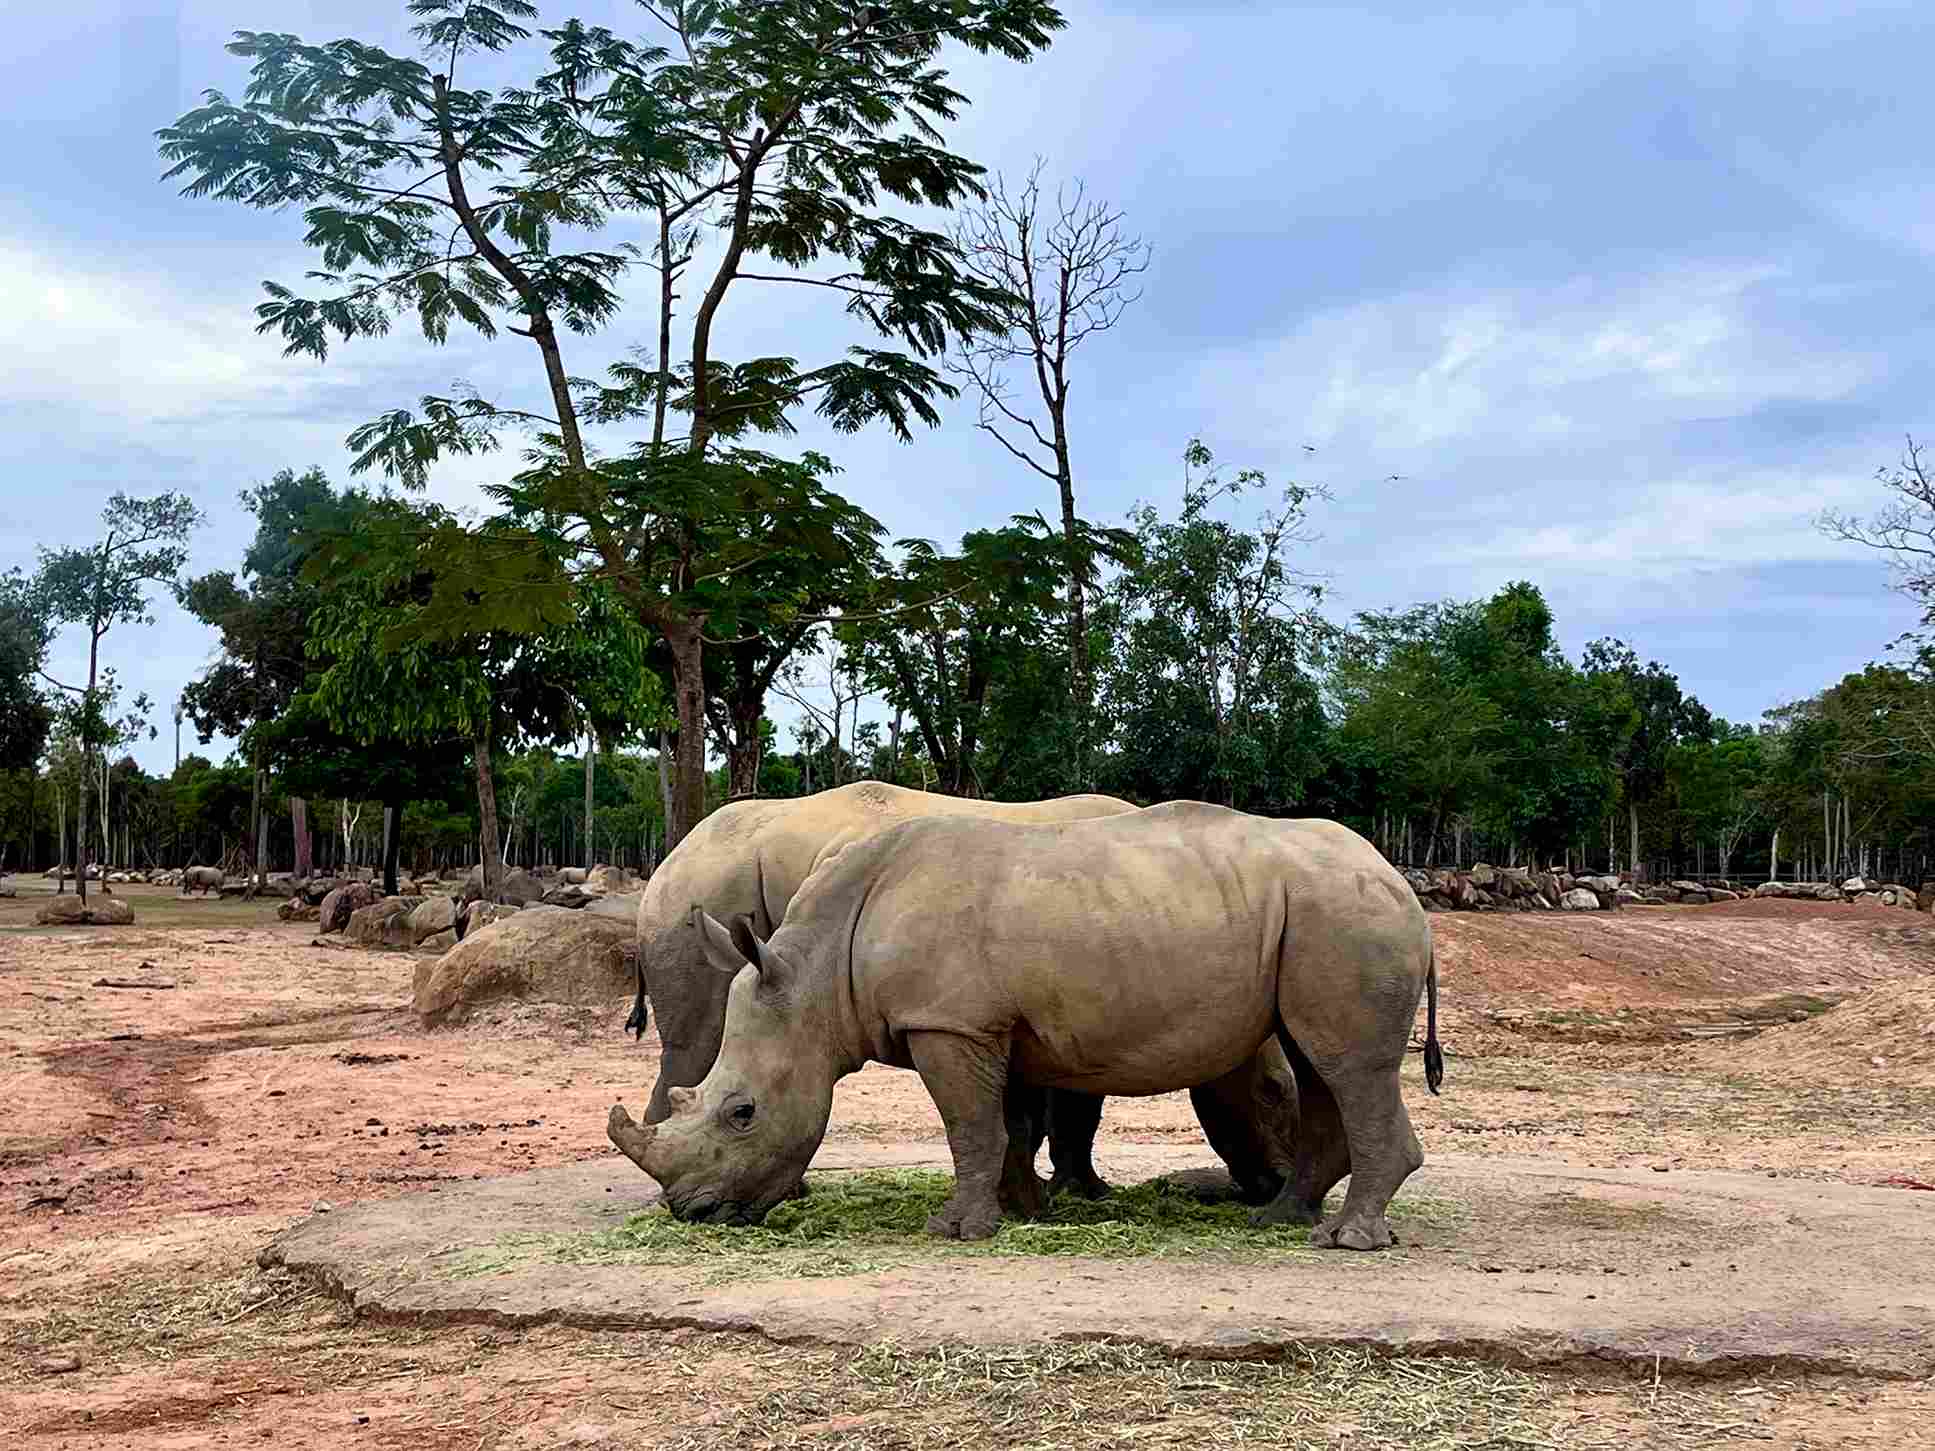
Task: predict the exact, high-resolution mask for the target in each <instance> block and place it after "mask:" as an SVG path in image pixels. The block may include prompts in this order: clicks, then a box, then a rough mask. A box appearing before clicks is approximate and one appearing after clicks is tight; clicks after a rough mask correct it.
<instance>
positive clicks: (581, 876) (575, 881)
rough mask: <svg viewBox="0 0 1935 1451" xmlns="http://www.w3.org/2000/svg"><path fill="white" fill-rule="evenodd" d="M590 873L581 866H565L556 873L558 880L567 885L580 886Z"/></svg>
mask: <svg viewBox="0 0 1935 1451" xmlns="http://www.w3.org/2000/svg"><path fill="white" fill-rule="evenodd" d="M590 875H591V873H590V872H588V871H586V870H585V869H584V868H583V867H566V868H565V869H564V870H563V871H561V872H559V873H558V881H559V882H561V883H562V884H563V885H565V886H567V887H582V886H583V885H584V884H585V878H586V877H588V876H590Z"/></svg>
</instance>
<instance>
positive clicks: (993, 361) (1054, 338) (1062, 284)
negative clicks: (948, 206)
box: [954, 161, 1149, 790]
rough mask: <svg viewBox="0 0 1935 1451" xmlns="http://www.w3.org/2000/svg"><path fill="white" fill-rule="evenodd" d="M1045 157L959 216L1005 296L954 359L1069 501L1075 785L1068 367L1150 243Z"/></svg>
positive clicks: (1083, 694)
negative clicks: (1025, 380) (1064, 181)
mask: <svg viewBox="0 0 1935 1451" xmlns="http://www.w3.org/2000/svg"><path fill="white" fill-rule="evenodd" d="M1042 171H1043V166H1042V163H1041V162H1040V161H1037V162H1036V163H1035V167H1034V169H1033V170H1032V171H1030V172H1029V174H1028V179H1027V180H1026V181H1025V182H1023V183H1022V185H1021V187H1020V188H1019V190H1018V191H1016V192H1014V193H1013V194H1010V193H1009V191H1008V188H1007V187H1006V185H1005V184H1003V183H1002V182H1001V181H1000V180H999V179H997V181H996V183H995V185H994V187H993V188H992V190H991V193H990V195H989V197H988V199H987V200H986V201H985V202H983V203H982V204H981V205H980V206H979V207H976V208H972V209H970V210H969V211H968V212H967V213H966V214H965V215H964V216H963V217H962V218H961V220H960V222H959V223H958V224H957V226H956V229H955V233H954V240H955V245H956V246H957V247H959V248H960V250H961V253H962V255H963V256H964V257H965V259H966V265H967V268H968V270H969V271H970V272H971V273H972V274H973V275H974V276H975V277H976V278H977V279H978V280H979V281H980V282H981V283H982V284H983V285H985V286H986V287H988V288H989V289H990V290H992V291H993V292H994V293H995V294H996V295H997V296H999V297H1000V299H1001V303H1000V313H999V323H998V325H997V326H996V327H994V328H991V329H989V330H987V331H986V332H981V333H970V334H968V335H967V336H966V337H965V338H964V339H963V341H962V344H961V347H960V349H959V350H958V360H957V361H956V363H955V364H954V366H955V368H956V369H957V370H958V371H959V372H960V373H961V374H963V375H964V376H966V377H967V378H968V380H969V381H970V383H971V384H972V386H973V390H974V392H975V393H976V395H977V396H978V398H979V401H980V420H979V421H980V427H981V429H982V431H983V432H985V433H987V434H988V435H989V436H990V437H991V438H993V439H994V440H995V442H996V443H998V444H1000V445H1001V447H1002V448H1003V449H1004V450H1006V451H1007V452H1008V454H1009V455H1011V456H1012V457H1013V458H1015V459H1016V460H1018V461H1019V462H1020V463H1022V464H1023V465H1025V466H1026V467H1028V468H1029V469H1031V470H1033V471H1034V472H1035V473H1037V474H1039V475H1041V477H1043V478H1045V479H1047V480H1048V481H1049V482H1050V483H1052V484H1054V485H1055V489H1056V493H1057V495H1058V496H1059V502H1060V505H1061V530H1062V549H1063V560H1062V568H1063V578H1064V581H1065V584H1066V588H1067V592H1068V611H1067V621H1066V633H1067V641H1068V688H1069V692H1070V702H1071V706H1072V709H1071V710H1070V713H1069V718H1070V723H1071V725H1072V727H1073V729H1072V732H1071V742H1070V743H1071V745H1072V748H1073V752H1072V755H1073V759H1072V761H1071V763H1070V764H1071V767H1072V775H1071V776H1070V778H1069V782H1070V785H1072V786H1073V787H1074V788H1075V789H1077V790H1087V789H1090V787H1091V786H1092V785H1093V781H1092V779H1091V763H1090V759H1089V756H1090V749H1091V746H1092V740H1091V737H1092V733H1093V730H1092V722H1091V719H1090V717H1091V715H1092V713H1093V710H1094V691H1095V682H1094V679H1093V676H1092V672H1091V668H1090V662H1089V630H1088V592H1089V590H1090V588H1091V587H1092V585H1093V583H1094V578H1095V563H1096V561H1095V558H1094V556H1093V554H1091V553H1090V552H1088V551H1087V550H1086V549H1085V548H1084V542H1085V535H1084V530H1083V528H1082V526H1081V522H1080V520H1079V519H1078V518H1077V516H1076V512H1075V465H1074V460H1073V454H1072V450H1071V445H1070V439H1069V427H1068V401H1069V394H1070V390H1071V388H1072V386H1073V385H1072V382H1071V379H1070V377H1069V369H1070V365H1071V364H1072V362H1073V360H1074V355H1075V353H1076V352H1077V351H1078V350H1079V349H1081V348H1082V346H1083V345H1084V344H1086V343H1087V342H1088V341H1089V340H1090V339H1092V338H1094V337H1096V336H1098V335H1100V334H1102V333H1105V332H1108V331H1110V330H1111V329H1112V328H1114V327H1115V325H1116V324H1117V323H1118V322H1119V321H1121V318H1122V314H1123V312H1124V311H1125V310H1126V309H1127V308H1128V306H1129V304H1130V303H1132V302H1134V301H1135V300H1136V299H1137V298H1138V297H1139V296H1140V293H1138V292H1136V291H1134V290H1133V289H1134V286H1135V280H1136V279H1137V278H1138V277H1140V276H1141V274H1142V273H1143V272H1145V271H1147V270H1148V266H1149V248H1148V245H1147V244H1146V243H1144V242H1142V241H1141V240H1139V239H1137V238H1133V237H1129V236H1127V235H1125V234H1124V233H1123V231H1122V214H1121V213H1120V212H1119V211H1117V210H1115V209H1114V208H1113V207H1110V206H1109V205H1107V204H1106V203H1104V202H1099V201H1096V200H1094V199H1092V198H1091V197H1089V196H1088V194H1087V192H1086V191H1085V190H1084V188H1083V187H1082V186H1081V184H1080V183H1077V184H1076V185H1075V186H1074V187H1073V189H1072V190H1066V191H1065V190H1062V189H1059V188H1058V189H1057V190H1056V192H1055V195H1054V198H1053V200H1052V201H1051V200H1050V199H1049V198H1048V197H1046V196H1045V195H1044V193H1043V189H1042V182H1041V178H1042ZM1011 368H1019V369H1021V370H1022V371H1023V372H1024V373H1025V374H1028V375H1030V381H1031V382H1032V384H1033V387H1032V390H1028V389H1027V385H1026V384H1024V385H1023V386H1024V390H1025V391H1032V392H1033V393H1034V395H1035V398H1036V400H1037V401H1038V403H1039V412H1037V409H1036V406H1035V404H1033V403H1024V402H1021V401H1019V400H1017V398H1016V397H1015V394H1014V392H1013V390H1012V389H1011V387H1010V384H1009V380H1008V372H1009V369H1011Z"/></svg>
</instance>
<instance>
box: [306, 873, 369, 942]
mask: <svg viewBox="0 0 1935 1451" xmlns="http://www.w3.org/2000/svg"><path fill="white" fill-rule="evenodd" d="M375 900H376V892H375V890H374V889H373V888H372V887H371V886H370V884H369V883H368V882H345V883H343V885H342V886H340V887H337V888H336V889H335V890H334V891H332V892H330V893H329V895H328V896H326V897H324V898H323V899H322V911H321V912H319V913H318V914H317V916H316V926H317V928H318V930H319V931H322V932H324V933H330V932H341V931H342V930H343V929H344V928H345V927H347V926H349V919H350V917H351V915H352V914H354V913H355V912H356V911H357V910H358V909H359V908H362V907H367V906H369V905H370V904H371V903H373V902H374V901H375Z"/></svg>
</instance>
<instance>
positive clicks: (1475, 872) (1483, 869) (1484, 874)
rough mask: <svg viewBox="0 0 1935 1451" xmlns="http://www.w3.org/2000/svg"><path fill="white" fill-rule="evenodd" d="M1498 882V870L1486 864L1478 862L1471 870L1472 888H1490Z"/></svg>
mask: <svg viewBox="0 0 1935 1451" xmlns="http://www.w3.org/2000/svg"><path fill="white" fill-rule="evenodd" d="M1497 880H1498V868H1496V867H1494V866H1492V865H1491V864H1490V863H1488V862H1480V863H1478V865H1477V866H1475V867H1473V868H1472V869H1471V884H1472V885H1473V886H1474V887H1485V888H1490V886H1491V884H1492V883H1493V882H1495V881H1497Z"/></svg>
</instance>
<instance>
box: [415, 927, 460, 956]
mask: <svg viewBox="0 0 1935 1451" xmlns="http://www.w3.org/2000/svg"><path fill="white" fill-rule="evenodd" d="M456 945H457V929H456V928H455V927H446V928H444V929H443V931H441V932H433V933H431V934H430V935H429V936H428V937H425V938H421V939H419V940H418V942H417V950H418V951H419V952H448V951H450V949H451V948H453V947H455V946H456Z"/></svg>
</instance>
